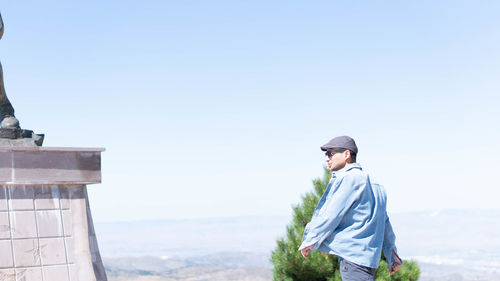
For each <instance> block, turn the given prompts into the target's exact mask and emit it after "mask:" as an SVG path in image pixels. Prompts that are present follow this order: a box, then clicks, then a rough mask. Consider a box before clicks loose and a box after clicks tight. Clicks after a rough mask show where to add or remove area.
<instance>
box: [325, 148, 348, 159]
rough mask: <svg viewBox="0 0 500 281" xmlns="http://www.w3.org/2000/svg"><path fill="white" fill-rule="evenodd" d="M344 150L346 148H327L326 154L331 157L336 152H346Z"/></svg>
mask: <svg viewBox="0 0 500 281" xmlns="http://www.w3.org/2000/svg"><path fill="white" fill-rule="evenodd" d="M344 151H345V149H330V150H327V151H326V152H325V155H326V156H327V157H331V156H332V155H333V154H335V153H337V152H344Z"/></svg>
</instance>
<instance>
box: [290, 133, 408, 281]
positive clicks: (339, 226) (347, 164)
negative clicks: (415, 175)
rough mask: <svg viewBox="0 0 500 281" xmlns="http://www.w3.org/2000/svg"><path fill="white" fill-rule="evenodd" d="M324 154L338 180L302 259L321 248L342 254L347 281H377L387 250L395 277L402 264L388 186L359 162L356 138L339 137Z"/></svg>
mask: <svg viewBox="0 0 500 281" xmlns="http://www.w3.org/2000/svg"><path fill="white" fill-rule="evenodd" d="M321 150H323V151H326V153H325V154H326V162H327V163H328V168H329V169H330V171H332V179H331V180H330V182H329V184H328V186H327V188H326V190H325V193H324V194H323V196H322V197H321V199H320V201H319V203H318V206H317V207H316V210H315V211H314V214H313V217H312V219H311V221H310V222H309V223H308V224H307V225H306V227H305V230H304V236H303V238H302V245H300V247H299V250H300V251H301V253H302V256H303V257H304V258H306V257H307V255H308V254H309V253H311V252H314V251H315V250H319V251H321V252H323V253H326V254H333V255H337V256H338V257H339V261H340V274H341V276H342V280H344V281H351V280H352V281H357V280H374V276H375V272H376V271H377V268H378V264H379V261H380V257H381V253H382V252H383V253H384V256H385V258H386V260H387V266H388V267H389V271H390V273H391V274H393V273H395V272H396V271H398V270H399V268H400V267H401V264H402V261H401V259H400V258H399V256H398V255H397V249H396V245H395V239H396V236H395V235H394V232H393V231H392V226H391V223H390V221H389V217H388V216H387V212H386V194H385V190H384V188H383V187H382V186H381V185H379V184H378V183H376V182H375V181H374V180H373V179H371V178H370V176H369V175H368V174H367V173H366V172H365V171H363V169H362V168H361V166H360V165H359V164H357V163H356V155H357V153H358V147H357V146H356V143H355V142H354V140H353V139H352V138H351V137H348V136H340V137H336V138H333V139H331V140H330V141H329V142H328V143H327V144H325V145H323V146H322V147H321Z"/></svg>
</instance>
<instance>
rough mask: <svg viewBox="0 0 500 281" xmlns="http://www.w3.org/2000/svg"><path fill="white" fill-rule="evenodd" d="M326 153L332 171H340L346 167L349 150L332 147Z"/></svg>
mask: <svg viewBox="0 0 500 281" xmlns="http://www.w3.org/2000/svg"><path fill="white" fill-rule="evenodd" d="M325 155H326V163H328V169H329V170H330V171H338V170H340V169H342V168H344V167H345V166H346V165H347V159H349V155H348V153H347V151H346V150H345V149H341V148H334V149H330V150H328V151H327V152H326V153H325Z"/></svg>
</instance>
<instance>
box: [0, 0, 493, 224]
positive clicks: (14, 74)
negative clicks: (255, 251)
mask: <svg viewBox="0 0 500 281" xmlns="http://www.w3.org/2000/svg"><path fill="white" fill-rule="evenodd" d="M0 11H1V13H2V16H3V20H4V24H5V34H4V37H3V38H2V40H1V41H0V61H1V62H2V65H3V69H4V79H5V84H6V90H7V94H8V96H9V98H10V100H11V101H12V103H13V104H14V107H15V109H16V115H17V117H18V118H19V119H20V121H21V125H22V127H23V128H26V129H32V130H34V131H35V132H37V133H45V134H46V140H45V143H44V145H45V146H65V147H105V148H106V151H105V152H104V153H103V154H102V172H103V182H102V184H98V185H92V186H89V196H90V201H91V207H92V211H93V216H94V219H95V220H96V221H110V220H135V219H158V218H198V217H218V216H244V215H288V214H290V213H291V205H292V204H296V203H298V202H300V198H301V195H303V194H304V193H305V192H308V191H310V190H311V188H312V184H311V180H312V179H313V178H315V177H318V176H320V175H321V174H322V167H323V165H324V155H323V153H322V152H321V151H320V149H319V146H321V145H322V144H324V143H326V142H327V141H328V140H329V139H331V138H332V137H334V136H338V135H345V134H347V135H350V136H352V137H354V138H355V140H356V141H357V143H358V147H359V155H358V162H360V163H361V164H362V165H363V166H364V167H366V169H367V170H368V171H370V172H371V174H372V175H373V176H375V177H376V178H378V179H380V181H381V182H382V183H383V184H384V185H385V186H386V189H387V191H388V197H389V211H390V212H404V211H416V210H429V209H432V210H434V209H447V208H498V207H497V206H499V203H498V198H500V186H499V183H498V182H497V181H496V179H497V178H496V176H497V175H498V173H499V168H500V167H499V166H500V165H499V162H498V159H500V158H499V157H500V130H499V127H500V126H499V124H498V123H499V121H500V113H499V110H498V106H499V105H500V97H499V96H500V79H499V78H500V52H499V50H500V17H499V16H498V15H499V14H500V2H498V1H457V0H450V1H438V0H432V1H430V0H429V1H290V0H287V1H234V0H232V1H229V0H228V1H165V0H161V1H160V0H158V1H148V0H146V1H114V0H113V1H111V0H110V1H97V0H87V1H32V0H30V1H2V4H1V6H0Z"/></svg>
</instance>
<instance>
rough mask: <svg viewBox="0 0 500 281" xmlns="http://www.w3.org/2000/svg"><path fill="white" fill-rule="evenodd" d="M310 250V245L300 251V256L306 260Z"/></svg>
mask: <svg viewBox="0 0 500 281" xmlns="http://www.w3.org/2000/svg"><path fill="white" fill-rule="evenodd" d="M311 248H312V245H311V246H307V247H305V248H304V249H302V250H300V253H301V254H302V256H303V257H304V258H306V257H307V255H309V253H310V252H311Z"/></svg>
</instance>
